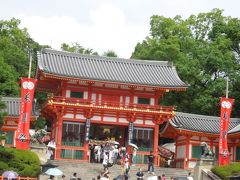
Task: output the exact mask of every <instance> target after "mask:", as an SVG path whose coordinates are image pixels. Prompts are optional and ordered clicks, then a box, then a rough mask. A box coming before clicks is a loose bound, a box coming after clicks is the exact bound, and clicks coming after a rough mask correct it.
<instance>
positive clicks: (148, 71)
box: [38, 49, 188, 88]
mask: <svg viewBox="0 0 240 180" xmlns="http://www.w3.org/2000/svg"><path fill="white" fill-rule="evenodd" d="M38 68H39V70H40V71H43V72H44V73H48V74H52V75H56V76H64V77H68V78H76V79H81V80H96V81H108V82H118V83H126V84H140V85H149V86H158V87H165V88H186V87H188V85H187V84H186V83H184V82H183V81H182V80H181V79H180V78H179V77H178V74H177V72H176V69H175V67H173V66H172V65H171V63H169V62H167V61H147V60H133V59H120V58H112V57H101V56H91V55H82V54H77V53H69V52H65V51H56V50H53V49H43V50H42V51H41V52H39V54H38Z"/></svg>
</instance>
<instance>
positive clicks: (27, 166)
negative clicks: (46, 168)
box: [0, 148, 41, 177]
mask: <svg viewBox="0 0 240 180" xmlns="http://www.w3.org/2000/svg"><path fill="white" fill-rule="evenodd" d="M1 161H2V162H1ZM0 162H1V163H4V164H3V168H4V170H13V171H15V172H17V173H18V174H19V175H21V176H24V177H37V176H38V175H39V174H40V170H41V168H40V160H39V158H38V156H37V155H36V154H35V153H34V152H31V151H28V150H19V149H14V148H0ZM0 166H1V164H0ZM3 168H2V169H3ZM0 170H1V168H0Z"/></svg>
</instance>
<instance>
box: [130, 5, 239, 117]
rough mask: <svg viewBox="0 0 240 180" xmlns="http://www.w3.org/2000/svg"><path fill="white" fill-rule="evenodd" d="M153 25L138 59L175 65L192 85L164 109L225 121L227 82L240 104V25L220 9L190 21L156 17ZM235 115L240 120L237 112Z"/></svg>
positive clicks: (167, 100)
mask: <svg viewBox="0 0 240 180" xmlns="http://www.w3.org/2000/svg"><path fill="white" fill-rule="evenodd" d="M150 25H151V29H150V34H151V36H150V37H147V38H146V39H145V40H143V42H142V43H138V44H137V45H136V47H135V51H134V52H133V53H132V58H139V59H154V60H168V61H171V62H173V63H174V65H175V66H176V68H177V71H178V74H179V76H180V78H181V79H182V80H183V81H185V82H186V83H188V84H189V85H190V87H189V89H188V90H187V91H186V92H182V93H179V92H177V93H174V92H171V93H169V94H168V95H167V96H165V98H164V99H163V100H162V102H161V103H163V104H166V105H173V104H174V105H177V110H178V111H183V112H190V113H199V114H207V115H217V116H219V110H220V107H219V100H220V99H219V98H220V97H221V96H224V91H225V86H226V81H225V78H226V77H229V79H230V97H234V98H236V99H239V100H240V97H239V95H237V94H239V93H238V92H239V84H240V82H239V80H240V78H239V73H238V70H239V67H240V66H239V42H240V41H239V40H240V33H239V32H240V31H239V27H240V21H239V20H238V19H236V18H231V17H225V16H223V15H222V10H219V9H214V10H212V11H211V12H208V13H200V14H198V15H197V16H195V15H191V16H190V17H189V18H188V19H186V20H183V19H182V18H181V17H180V16H176V17H175V18H173V19H172V18H165V17H163V16H157V15H154V16H152V17H151V21H150ZM237 91H238V92H237ZM236 104H237V105H238V104H239V101H237V102H236ZM236 104H235V105H236ZM233 114H234V115H237V114H239V112H238V111H237V108H236V109H234V112H233Z"/></svg>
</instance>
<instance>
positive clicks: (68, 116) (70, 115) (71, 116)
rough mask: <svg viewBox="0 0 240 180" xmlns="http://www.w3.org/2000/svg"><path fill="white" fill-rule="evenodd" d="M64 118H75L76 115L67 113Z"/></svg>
mask: <svg viewBox="0 0 240 180" xmlns="http://www.w3.org/2000/svg"><path fill="white" fill-rule="evenodd" d="M63 117H64V118H74V114H70V113H67V114H65V115H64V116H63Z"/></svg>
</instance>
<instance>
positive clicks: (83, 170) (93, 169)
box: [41, 160, 189, 180]
mask: <svg viewBox="0 0 240 180" xmlns="http://www.w3.org/2000/svg"><path fill="white" fill-rule="evenodd" d="M51 164H53V165H55V166H57V168H59V169H60V170H62V171H63V172H64V175H65V176H66V179H70V177H71V176H72V174H73V173H74V172H76V173H77V174H78V177H80V178H81V179H82V180H92V178H96V177H97V175H99V174H100V173H101V172H102V171H103V166H102V164H97V163H79V162H67V161H56V160H54V161H51ZM140 167H141V168H142V169H143V172H144V175H145V176H144V177H145V179H147V177H150V176H152V175H151V174H148V173H147V165H136V166H131V168H130V172H129V175H130V178H129V179H136V173H137V171H138V169H139V168H140ZM154 168H155V174H156V175H157V176H159V175H162V174H165V175H166V177H168V178H170V177H176V176H186V175H187V174H188V172H189V171H188V170H183V169H178V168H162V167H154ZM109 172H110V176H111V177H112V179H113V178H114V177H117V176H118V175H121V174H123V172H122V166H121V165H113V166H112V167H110V168H109ZM46 177H47V176H45V178H46ZM41 179H42V180H45V179H44V176H42V177H41Z"/></svg>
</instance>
